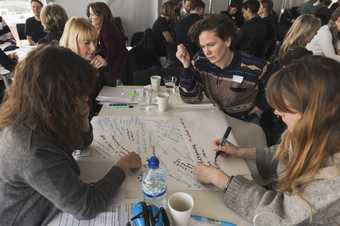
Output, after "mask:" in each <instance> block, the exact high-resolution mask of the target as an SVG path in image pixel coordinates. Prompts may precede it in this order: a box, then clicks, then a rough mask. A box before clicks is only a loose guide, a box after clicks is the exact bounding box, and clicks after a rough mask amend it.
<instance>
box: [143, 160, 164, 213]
mask: <svg viewBox="0 0 340 226" xmlns="http://www.w3.org/2000/svg"><path fill="white" fill-rule="evenodd" d="M142 190H143V195H144V201H145V202H147V203H149V204H154V205H156V206H158V207H166V190H167V185H166V172H165V170H163V169H161V168H159V160H158V158H157V157H156V156H155V155H153V156H152V157H151V158H150V159H148V170H147V171H146V172H145V173H144V175H143V181H142Z"/></svg>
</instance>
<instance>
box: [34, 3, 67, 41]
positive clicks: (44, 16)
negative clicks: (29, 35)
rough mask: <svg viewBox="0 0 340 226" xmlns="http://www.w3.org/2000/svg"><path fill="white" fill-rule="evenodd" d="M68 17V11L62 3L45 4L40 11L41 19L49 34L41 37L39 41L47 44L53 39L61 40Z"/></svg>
mask: <svg viewBox="0 0 340 226" xmlns="http://www.w3.org/2000/svg"><path fill="white" fill-rule="evenodd" d="M67 19H68V16H67V13H66V11H65V9H64V8H63V7H61V6H60V5H58V4H49V5H46V6H44V7H43V8H42V10H41V12H40V20H41V24H42V26H43V27H44V30H45V31H46V32H47V34H46V36H45V37H43V38H42V39H40V40H39V41H38V43H39V44H41V43H45V44H47V43H50V42H52V41H59V39H60V37H61V35H62V34H63V30H64V26H65V23H66V21H67Z"/></svg>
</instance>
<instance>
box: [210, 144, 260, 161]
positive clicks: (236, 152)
mask: <svg viewBox="0 0 340 226" xmlns="http://www.w3.org/2000/svg"><path fill="white" fill-rule="evenodd" d="M214 145H215V146H216V149H214V151H223V152H224V153H225V154H227V155H230V156H233V157H236V158H243V159H255V158H256V148H240V147H237V146H235V145H233V144H232V143H230V142H226V143H225V144H224V145H223V146H221V142H220V140H214Z"/></svg>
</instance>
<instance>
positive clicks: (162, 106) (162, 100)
mask: <svg viewBox="0 0 340 226" xmlns="http://www.w3.org/2000/svg"><path fill="white" fill-rule="evenodd" d="M156 100H157V105H158V111H160V112H164V111H166V110H167V109H168V102H169V94H168V93H159V94H158V95H157V96H156Z"/></svg>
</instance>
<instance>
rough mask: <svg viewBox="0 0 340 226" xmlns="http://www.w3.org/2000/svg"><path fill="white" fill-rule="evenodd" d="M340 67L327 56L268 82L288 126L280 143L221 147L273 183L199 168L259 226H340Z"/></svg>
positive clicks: (299, 63) (274, 103) (269, 96)
mask: <svg viewBox="0 0 340 226" xmlns="http://www.w3.org/2000/svg"><path fill="white" fill-rule="evenodd" d="M339 71H340V63H338V62H336V61H334V60H332V59H329V58H325V57H320V56H309V57H306V58H304V59H301V60H299V61H296V62H294V63H292V64H290V65H288V66H286V67H284V68H283V69H282V70H280V71H279V72H278V73H276V74H275V75H274V76H273V77H272V78H271V79H270V80H269V83H268V86H267V99H268V101H269V103H270V105H271V106H272V107H273V108H274V109H276V110H275V113H276V114H277V115H278V116H280V117H281V118H282V120H283V121H284V122H285V124H286V125H287V130H286V131H285V133H284V135H283V136H282V142H281V143H280V144H279V146H278V147H272V148H271V149H265V150H256V149H255V148H240V147H236V146H234V145H232V144H226V145H225V146H223V147H222V148H221V149H222V151H223V153H226V154H228V155H232V156H234V157H239V158H248V159H250V158H252V159H255V160H256V167H257V168H256V170H257V171H258V172H259V175H261V176H262V180H261V181H266V182H267V183H266V185H268V186H269V187H271V188H272V189H268V187H267V188H265V187H262V186H261V185H259V184H258V183H259V181H258V180H256V181H255V182H254V181H250V180H248V179H246V178H245V177H243V176H239V175H238V176H229V175H226V174H225V173H224V172H223V171H221V170H219V169H217V168H214V167H212V166H205V165H202V164H199V165H197V166H196V167H195V170H194V172H195V175H196V176H197V178H198V180H199V181H201V182H203V183H211V184H214V185H215V186H216V187H217V188H219V189H220V190H221V191H224V203H225V205H226V206H227V207H228V208H230V209H232V210H233V211H235V212H236V213H238V214H239V215H241V216H242V217H243V218H244V219H245V220H247V221H249V222H252V223H254V225H275V226H281V225H282V226H283V225H290V226H291V225H327V226H338V225H340V217H339V216H340V105H339V101H340V91H339V87H340V77H339V74H338V73H339ZM215 144H216V145H217V147H218V145H220V144H219V141H215ZM273 159H274V160H273ZM256 179H258V178H256Z"/></svg>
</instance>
